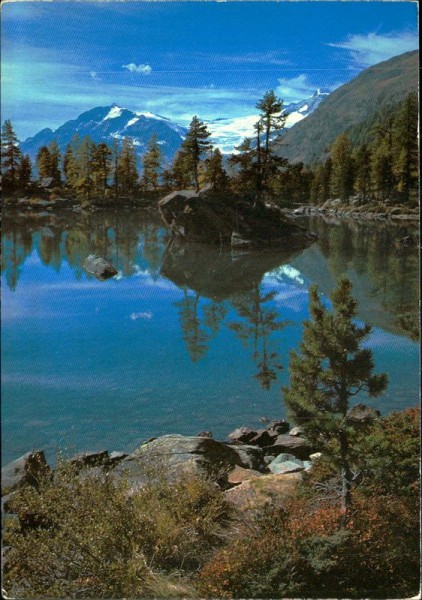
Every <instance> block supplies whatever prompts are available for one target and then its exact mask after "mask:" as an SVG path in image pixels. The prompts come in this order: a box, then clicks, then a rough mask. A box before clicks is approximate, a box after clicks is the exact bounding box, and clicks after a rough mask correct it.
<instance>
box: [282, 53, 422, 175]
mask: <svg viewBox="0 0 422 600" xmlns="http://www.w3.org/2000/svg"><path fill="white" fill-rule="evenodd" d="M418 54H419V52H418V50H414V51H411V52H406V53H404V54H401V55H399V56H395V57H393V58H390V59H388V60H386V61H383V62H381V63H378V64H376V65H373V66H372V67H368V68H367V69H365V70H364V71H362V72H361V73H360V74H359V75H358V76H357V77H355V78H354V79H352V80H351V81H349V82H347V83H345V84H344V85H342V86H340V87H339V88H337V89H336V90H334V92H332V93H331V94H330V95H329V96H328V97H327V99H326V100H325V101H324V102H323V103H321V104H320V106H318V107H317V109H316V110H315V111H314V112H313V113H312V114H310V115H309V116H308V117H307V118H306V119H305V120H303V121H301V122H299V123H297V124H295V125H294V126H293V127H292V128H291V129H289V130H288V131H287V132H286V133H283V134H281V135H279V136H278V137H277V140H276V141H275V142H274V146H275V148H276V151H277V154H279V155H280V156H283V157H284V158H287V159H288V160H289V161H290V162H291V163H298V162H303V163H305V164H313V163H317V162H322V161H323V160H325V159H326V158H327V157H328V154H329V147H330V145H331V144H332V143H333V141H334V140H335V138H336V137H337V136H338V135H340V134H341V133H343V132H345V131H346V132H347V131H348V130H350V129H352V128H353V127H356V126H358V125H359V124H360V123H362V122H363V121H365V120H369V119H370V118H371V117H372V116H373V115H375V113H376V112H378V111H379V110H380V109H382V108H383V107H385V106H387V105H393V104H398V103H399V102H400V101H401V100H403V98H404V97H405V96H407V95H408V94H409V93H411V92H417V91H418V67H419V62H418Z"/></svg>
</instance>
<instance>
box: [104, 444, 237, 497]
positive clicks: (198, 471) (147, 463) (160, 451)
mask: <svg viewBox="0 0 422 600" xmlns="http://www.w3.org/2000/svg"><path fill="white" fill-rule="evenodd" d="M236 465H239V466H243V465H242V461H241V459H240V457H239V456H238V454H237V453H236V452H235V451H234V450H233V449H232V448H230V447H229V446H228V445H227V444H224V443H223V442H217V441H216V440H213V439H212V438H208V437H199V436H183V435H165V436H162V437H159V438H157V439H155V440H153V441H151V442H148V443H146V444H142V445H141V446H139V448H137V449H136V450H135V451H134V452H133V453H132V454H130V455H129V456H127V457H126V458H125V459H123V460H122V461H121V462H120V463H119V464H118V465H117V467H116V468H115V472H116V473H118V474H119V473H120V474H124V475H125V476H126V477H127V479H128V481H129V484H130V486H131V488H132V489H136V488H137V487H141V486H143V485H144V484H145V483H146V482H147V481H148V478H149V477H150V476H151V475H152V476H153V477H154V476H160V475H163V476H165V477H167V478H170V479H172V478H174V477H177V476H178V475H180V474H181V473H192V474H195V475H200V476H215V477H216V479H225V478H227V474H228V473H229V472H230V471H232V470H233V468H234V467H235V466H236Z"/></svg>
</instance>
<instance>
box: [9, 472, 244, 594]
mask: <svg viewBox="0 0 422 600" xmlns="http://www.w3.org/2000/svg"><path fill="white" fill-rule="evenodd" d="M11 510H12V511H13V512H14V513H15V514H16V515H17V517H18V519H11V520H9V521H8V522H7V523H5V527H6V531H5V535H4V545H5V546H8V547H9V550H8V552H7V561H6V564H5V568H4V588H5V590H6V592H7V593H8V594H9V595H11V596H16V597H21V598H24V597H27V598H28V597H29V598H48V597H50V598H54V597H58V598H123V597H130V598H141V597H153V596H157V595H159V597H163V598H164V597H180V595H182V596H186V597H188V596H191V597H192V596H194V592H193V591H192V589H191V588H190V587H189V586H187V585H185V583H184V581H183V580H180V576H178V575H177V572H176V573H175V571H177V570H180V572H181V571H182V570H185V569H186V568H188V567H189V568H196V567H197V566H200V565H201V564H202V562H203V561H205V560H206V558H207V557H208V555H209V552H210V551H211V550H212V549H213V547H216V546H218V545H220V544H221V543H222V540H223V539H224V535H223V530H224V527H225V526H226V525H228V524H229V522H230V519H231V518H232V516H233V510H232V509H231V508H230V507H229V506H228V505H226V503H225V502H224V499H223V495H222V494H221V492H219V491H218V490H217V489H216V488H215V486H214V484H212V483H211V482H208V481H203V480H201V479H195V478H194V477H193V476H189V477H188V476H186V477H183V478H180V479H177V480H176V481H175V482H174V483H173V484H171V483H169V482H168V481H167V480H166V479H165V478H160V477H158V478H157V477H156V478H155V479H154V480H152V481H151V482H149V483H147V484H146V485H145V487H144V488H142V489H141V490H139V491H137V492H135V493H130V492H129V488H128V485H127V482H125V481H124V479H117V478H116V477H114V476H113V475H112V474H111V473H109V474H107V473H104V472H102V471H100V470H99V469H91V470H90V469H85V470H83V471H82V472H79V473H78V471H77V469H76V468H75V467H74V466H72V465H70V464H69V463H65V462H63V463H61V464H59V466H58V468H57V470H56V471H55V473H54V476H53V477H51V476H50V477H45V478H44V479H43V480H42V481H41V482H40V487H39V490H38V491H36V490H35V489H34V488H31V487H27V488H24V489H22V490H21V491H20V492H19V493H18V494H17V495H16V497H15V498H13V500H12V501H11Z"/></svg>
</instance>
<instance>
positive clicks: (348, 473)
mask: <svg viewBox="0 0 422 600" xmlns="http://www.w3.org/2000/svg"><path fill="white" fill-rule="evenodd" d="M339 442H340V457H341V478H342V491H341V508H342V511H343V516H342V519H341V525H342V527H344V526H345V525H346V524H347V522H348V520H349V517H350V509H351V506H352V470H351V468H350V463H349V457H348V451H349V447H348V443H347V437H346V432H345V431H344V429H340V430H339Z"/></svg>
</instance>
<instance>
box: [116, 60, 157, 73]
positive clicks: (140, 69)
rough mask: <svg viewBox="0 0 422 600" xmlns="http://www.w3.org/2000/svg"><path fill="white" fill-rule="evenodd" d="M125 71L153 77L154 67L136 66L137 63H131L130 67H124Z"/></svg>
mask: <svg viewBox="0 0 422 600" xmlns="http://www.w3.org/2000/svg"><path fill="white" fill-rule="evenodd" d="M122 68H123V69H127V70H128V71H130V72H131V73H141V75H151V73H152V67H150V65H135V63H129V64H128V65H122Z"/></svg>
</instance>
